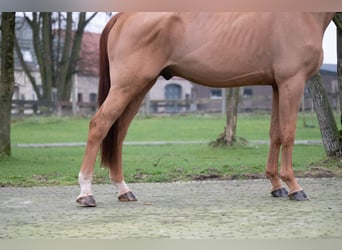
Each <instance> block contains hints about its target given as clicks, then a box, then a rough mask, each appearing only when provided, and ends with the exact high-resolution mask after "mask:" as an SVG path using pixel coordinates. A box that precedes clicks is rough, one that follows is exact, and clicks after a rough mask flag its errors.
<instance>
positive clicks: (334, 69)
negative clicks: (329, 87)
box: [320, 64, 337, 73]
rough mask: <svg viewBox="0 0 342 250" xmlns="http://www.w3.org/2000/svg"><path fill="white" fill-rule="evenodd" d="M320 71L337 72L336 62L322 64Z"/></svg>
mask: <svg viewBox="0 0 342 250" xmlns="http://www.w3.org/2000/svg"><path fill="white" fill-rule="evenodd" d="M320 71H326V72H330V73H337V65H336V64H322V66H321V70H320Z"/></svg>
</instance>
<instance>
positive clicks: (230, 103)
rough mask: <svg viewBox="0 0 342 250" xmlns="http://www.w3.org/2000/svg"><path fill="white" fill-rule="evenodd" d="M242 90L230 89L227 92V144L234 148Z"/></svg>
mask: <svg viewBox="0 0 342 250" xmlns="http://www.w3.org/2000/svg"><path fill="white" fill-rule="evenodd" d="M239 94H240V88H239V87H237V88H230V89H228V90H227V109H226V110H227V115H226V127H225V142H226V144H227V145H228V146H232V145H233V143H234V142H235V134H236V124H237V112H238V107H239Z"/></svg>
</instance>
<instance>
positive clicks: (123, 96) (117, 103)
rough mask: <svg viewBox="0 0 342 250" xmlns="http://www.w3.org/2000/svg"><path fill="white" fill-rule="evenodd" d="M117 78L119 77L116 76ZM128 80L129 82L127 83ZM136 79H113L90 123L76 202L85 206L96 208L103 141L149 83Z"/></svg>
mask: <svg viewBox="0 0 342 250" xmlns="http://www.w3.org/2000/svg"><path fill="white" fill-rule="evenodd" d="M114 76H117V75H114ZM126 80H127V81H126ZM134 80H135V79H125V81H119V80H118V79H115V77H113V79H111V82H114V83H116V84H114V86H112V87H111V89H110V91H109V93H108V96H107V98H106V100H105V101H104V103H103V104H102V105H101V107H100V108H99V110H98V111H97V112H96V113H95V115H94V116H93V118H92V119H91V121H90V123H89V131H88V140H87V145H86V150H85V154H84V158H83V162H82V166H81V169H80V173H79V177H78V181H79V184H80V188H81V193H80V195H79V196H78V197H77V199H76V202H77V203H79V204H81V205H84V206H91V207H94V206H96V202H95V199H94V197H93V192H92V189H91V184H92V179H93V175H94V165H95V162H96V156H97V152H98V151H99V148H100V146H101V143H102V141H103V139H104V138H105V137H106V135H107V133H108V131H109V130H110V128H111V127H112V125H113V124H114V123H115V122H116V120H117V119H118V118H119V117H120V116H121V114H122V113H123V112H124V111H125V109H126V107H127V105H128V104H129V103H130V102H131V101H132V100H133V99H134V98H135V97H136V96H137V95H138V93H139V92H141V91H142V90H143V89H144V88H145V87H146V86H147V85H148V83H149V82H147V83H146V82H140V81H138V80H136V81H134ZM132 82H139V83H140V85H134V84H132V85H131V88H130V89H129V91H127V88H125V86H126V83H132Z"/></svg>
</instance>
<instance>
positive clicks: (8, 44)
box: [0, 12, 15, 155]
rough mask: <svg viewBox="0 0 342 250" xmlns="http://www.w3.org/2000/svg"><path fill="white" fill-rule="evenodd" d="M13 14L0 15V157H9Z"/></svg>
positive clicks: (12, 73) (12, 86) (12, 80)
mask: <svg viewBox="0 0 342 250" xmlns="http://www.w3.org/2000/svg"><path fill="white" fill-rule="evenodd" d="M14 33H15V12H3V13H2V15H1V48H0V52H1V71H0V124H1V125H0V155H2V154H5V155H11V123H10V122H11V105H12V95H13V88H14V59H13V53H14V52H13V47H14Z"/></svg>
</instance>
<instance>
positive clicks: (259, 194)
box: [0, 178, 342, 239]
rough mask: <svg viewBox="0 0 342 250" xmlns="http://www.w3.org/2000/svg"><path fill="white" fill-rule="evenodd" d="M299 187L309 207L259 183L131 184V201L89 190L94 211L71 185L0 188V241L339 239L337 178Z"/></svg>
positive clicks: (341, 209)
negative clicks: (274, 194)
mask: <svg viewBox="0 0 342 250" xmlns="http://www.w3.org/2000/svg"><path fill="white" fill-rule="evenodd" d="M299 182H300V184H301V185H302V186H303V187H304V188H305V191H306V192H307V194H308V195H309V197H310V200H309V201H305V202H295V201H290V200H289V199H288V198H273V197H271V195H270V194H269V191H270V190H269V188H270V184H269V182H268V180H265V179H261V180H243V181H235V180H233V181H199V182H177V183H157V184H156V183H146V184H130V187H131V188H132V189H133V190H134V192H135V194H136V195H137V198H138V199H139V201H138V202H135V203H120V202H118V201H117V199H116V195H115V194H114V193H115V191H116V190H115V189H114V187H113V186H111V185H94V187H93V189H94V190H93V191H94V195H95V198H96V200H97V204H98V206H97V207H96V208H85V207H80V206H79V205H77V204H76V202H75V198H76V196H77V195H78V193H79V188H78V187H77V186H67V187H35V188H0V238H5V239H6V238H7V239H9V238H39V239H50V238H58V239H65V238H98V239H100V238H101V239H105V238H175V239H183V238H192V239H196V238H205V239H216V238H233V239H234V238H238V239H246V238H247V239H250V238H258V239H260V238H261V239H264V238H266V239H278V238H290V239H292V238H305V239H312V238H318V239H327V238H329V239H331V238H342V191H341V190H342V180H341V179H338V178H332V179H328V178H325V179H300V180H299Z"/></svg>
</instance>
